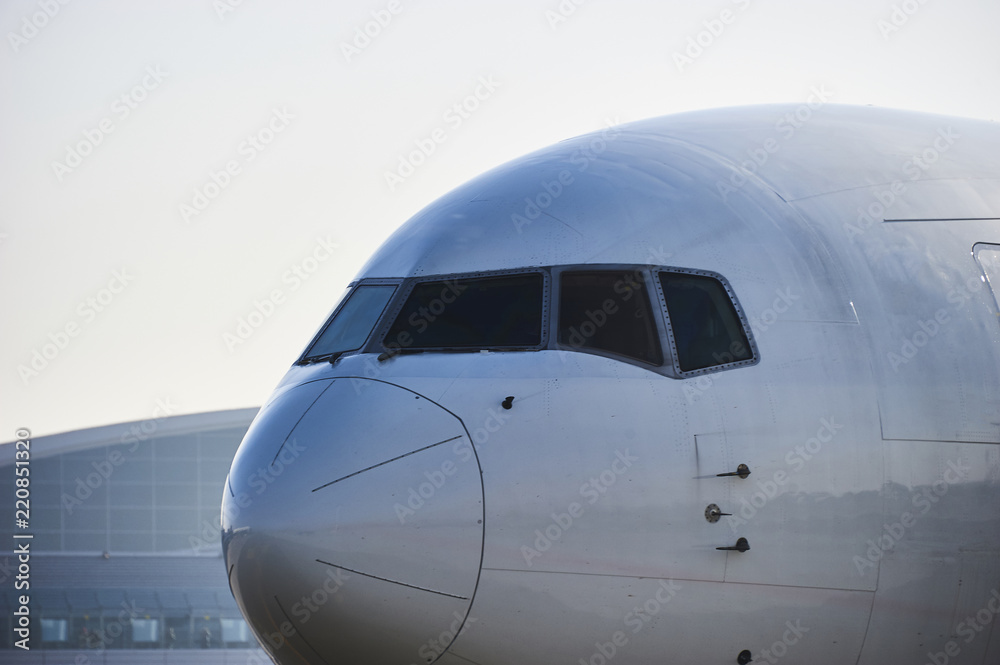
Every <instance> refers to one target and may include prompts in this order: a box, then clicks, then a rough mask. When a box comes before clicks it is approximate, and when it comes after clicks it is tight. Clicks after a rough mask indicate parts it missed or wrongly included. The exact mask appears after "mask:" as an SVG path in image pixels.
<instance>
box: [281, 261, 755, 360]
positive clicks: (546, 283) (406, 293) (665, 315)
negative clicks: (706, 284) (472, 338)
mask: <svg viewBox="0 0 1000 665" xmlns="http://www.w3.org/2000/svg"><path fill="white" fill-rule="evenodd" d="M604 271H607V272H621V273H622V274H623V275H625V274H631V275H633V276H634V277H636V278H638V277H639V276H641V278H642V281H643V285H644V288H645V290H646V296H647V297H648V299H649V305H650V310H651V317H652V321H653V324H654V326H655V328H656V339H657V340H658V343H659V346H660V349H659V351H660V354H661V357H662V362H661V364H659V365H654V364H650V363H649V362H646V361H643V360H641V359H638V358H633V357H628V356H624V355H621V354H619V353H613V352H610V351H605V350H602V349H599V348H591V347H574V346H571V345H568V344H562V343H560V342H559V318H560V311H559V307H560V289H561V283H562V274H563V273H567V272H570V273H571V272H604ZM660 273H680V274H687V275H696V276H701V277H709V278H711V279H713V280H715V281H717V282H718V283H719V284H721V285H722V287H723V288H724V290H725V293H726V296H727V297H728V298H729V301H730V303H731V304H732V306H733V308H734V310H735V312H736V314H737V317H738V319H739V324H740V326H741V327H742V329H743V332H744V334H745V335H746V339H747V343H748V345H749V350H750V353H751V354H752V355H751V357H750V358H748V359H744V360H738V361H733V362H727V363H719V364H717V365H712V366H709V367H703V368H699V369H693V370H688V371H683V370H681V369H680V365H679V362H680V356H679V353H678V349H677V345H676V341H675V339H674V331H673V328H672V326H671V323H670V313H669V309H668V308H667V302H666V298H665V296H664V293H663V288H662V283H661V280H660ZM524 274H537V275H541V277H542V299H541V303H542V305H541V306H542V311H541V313H540V320H541V322H542V325H541V331H540V337H541V339H540V343H539V344H537V345H533V346H493V345H491V346H484V347H482V348H479V347H420V346H406V347H402V346H400V345H399V344H395V343H393V341H392V340H387V339H386V336H387V335H388V333H389V332H390V330H391V329H392V326H393V324H394V323H395V320H396V318H397V317H398V316H399V314H400V312H401V311H402V310H403V307H404V305H405V304H406V301H407V300H408V299H409V297H410V294H411V293H412V292H413V289H414V288H415V287H416V286H417V285H419V284H423V283H427V282H437V281H451V280H465V279H477V278H489V277H505V276H510V275H524ZM362 285H390V286H394V287H396V290H395V292H394V293H393V294H392V296H391V297H390V299H389V301H388V303H387V304H386V306H385V307H384V308H383V310H382V313H381V315H380V316H379V318H378V320H377V323H376V324H375V326H374V327H373V329H372V330H371V332H370V333H369V335H368V337H367V339H366V340H365V342H364V344H362V345H361V346H360V347H359V348H357V349H353V350H350V351H345V352H343V353H341V354H336V355H337V357H340V356H350V355H358V354H377V355H379V359H380V360H386V359H388V358H391V357H394V356H397V355H402V354H407V353H476V352H479V351H489V352H518V351H525V352H529V351H544V350H551V351H561V352H575V353H582V354H585V355H594V356H599V357H603V358H607V359H609V360H614V361H616V362H620V363H625V364H628V365H633V366H635V367H637V368H641V369H644V370H646V371H650V372H654V373H656V374H661V375H663V376H668V377H670V378H674V379H686V378H690V377H695V376H700V375H704V374H711V373H716V372H724V371H727V370H731V369H736V368H739V367H748V366H752V365H756V364H758V363H759V362H760V351H759V349H758V347H757V342H756V340H755V339H754V334H753V329H752V328H751V326H750V323H749V320H748V319H747V316H746V314H745V312H744V310H743V307H742V305H741V304H740V301H739V299H738V298H737V297H736V293H735V291H734V290H733V288H732V286H731V284H730V283H729V280H727V279H726V278H725V277H724V276H723V275H721V274H719V273H717V272H714V271H711V270H700V269H694V268H684V267H679V266H664V265H655V264H630V263H581V264H568V265H558V266H529V267H522V268H511V269H503V270H484V271H474V272H463V273H446V274H428V275H419V276H415V277H407V278H364V279H360V280H356V281H353V282H351V283H350V284H349V285H348V288H347V290H346V291H345V293H344V297H343V299H342V300H341V301H340V302H338V303H337V305H336V306H335V308H334V311H333V312H331V313H330V315H329V316H328V317H326V319H324V322H323V325H322V326H321V327H320V328H319V330H318V331H317V332H316V334H315V335H313V337H312V338H311V339H310V341H309V343H308V344H307V345H306V346H305V348H304V349H303V350H302V352H301V353H300V354H299V357H298V360H297V361H296V363H295V364H296V365H309V364H313V363H315V362H317V361H316V360H306V354H307V353H308V351H309V349H311V348H312V347H313V345H314V344H315V343H316V342H317V340H318V339H319V338H320V337H321V336H322V334H323V333H324V331H325V330H326V328H327V327H328V326H329V325H330V323H331V322H332V321H333V319H334V318H336V316H337V315H338V314H339V313H340V310H341V309H342V308H343V307H344V305H345V304H346V303H347V301H348V300H350V296H351V295H352V294H353V293H354V290H355V289H356V288H357V287H358V286H362Z"/></svg>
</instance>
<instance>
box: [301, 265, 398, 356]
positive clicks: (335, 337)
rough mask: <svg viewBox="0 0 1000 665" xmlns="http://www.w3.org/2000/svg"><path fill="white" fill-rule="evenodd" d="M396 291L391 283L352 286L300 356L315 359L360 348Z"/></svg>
mask: <svg viewBox="0 0 1000 665" xmlns="http://www.w3.org/2000/svg"><path fill="white" fill-rule="evenodd" d="M395 291H396V287H395V285H392V284H362V285H360V286H356V287H354V291H352V292H351V294H350V295H349V296H348V297H347V300H345V301H344V304H343V305H341V306H340V308H339V309H338V310H337V312H336V314H335V315H334V316H333V317H332V318H331V319H330V322H329V323H328V324H327V325H326V328H324V329H323V331H322V332H321V333H320V334H319V336H318V337H317V338H316V341H315V342H313V343H312V346H310V347H309V350H308V351H306V354H305V356H304V357H303V358H302V360H303V361H304V362H314V361H317V360H323V359H326V358H330V357H332V356H335V355H337V354H339V353H344V352H345V351H354V350H355V349H359V348H361V346H362V345H363V344H364V343H365V340H367V339H368V335H369V334H371V331H372V328H374V327H375V323H376V322H378V320H379V317H381V316H382V311H383V310H384V309H385V306H386V305H387V304H388V303H389V299H390V298H391V297H392V294H393V293H394V292H395Z"/></svg>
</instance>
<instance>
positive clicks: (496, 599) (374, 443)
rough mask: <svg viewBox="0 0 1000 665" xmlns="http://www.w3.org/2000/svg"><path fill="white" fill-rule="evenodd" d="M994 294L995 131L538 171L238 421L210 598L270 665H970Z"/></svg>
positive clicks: (721, 112)
mask: <svg viewBox="0 0 1000 665" xmlns="http://www.w3.org/2000/svg"><path fill="white" fill-rule="evenodd" d="M998 295H1000V128H998V127H997V125H996V124H994V123H991V122H986V121H980V120H972V119H965V118H956V117H946V116H941V115H933V114H925V113H917V112H908V111H899V110H889V109H881V108H873V107H861V106H849V105H835V104H826V103H822V102H821V101H817V100H810V101H809V102H808V103H804V104H800V105H796V104H778V105H761V106H749V107H737V108H726V109H715V110H705V111H695V112H687V113H681V114H676V115H670V116H665V117H661V118H655V119H649V120H641V121H636V122H632V123H628V124H620V125H609V126H607V127H604V128H603V129H602V130H600V131H596V132H593V133H590V134H587V135H584V136H580V137H577V138H573V139H569V140H565V141H562V142H560V143H557V144H555V145H553V146H551V147H548V148H545V149H542V150H539V151H537V152H534V153H531V154H529V155H526V156H524V157H522V158H519V159H516V160H514V161H512V162H510V163H507V164H505V165H502V166H499V167H497V168H495V169H493V170H491V171H489V172H487V173H485V174H483V175H481V176H479V177H476V178H475V179H473V180H471V181H470V182H468V183H467V184H464V185H462V186H460V187H458V188H457V189H455V190H454V191H452V192H450V193H448V194H446V195H445V196H443V197H442V198H440V199H438V200H437V201H436V202H434V203H432V204H430V205H429V206H428V207H427V208H425V209H424V210H422V211H420V212H419V213H417V214H416V215H415V216H414V217H413V218H411V219H410V220H409V221H408V222H406V223H405V224H404V225H403V226H401V227H400V228H399V229H398V230H397V231H396V232H395V233H394V234H393V235H392V236H391V237H390V238H389V239H388V240H387V241H386V242H385V243H384V244H383V245H382V247H381V248H380V249H379V250H378V251H377V252H376V253H375V254H374V255H373V256H372V257H371V258H370V260H369V261H368V262H367V264H366V265H365V266H364V267H363V268H362V269H361V271H360V273H359V274H358V275H357V277H356V278H355V279H354V280H353V281H352V282H351V283H350V286H349V287H348V290H347V292H346V294H345V296H344V297H343V298H342V299H341V301H340V302H339V304H338V305H337V306H336V307H335V308H334V311H333V312H332V314H331V316H330V317H329V318H328V319H327V321H326V322H325V323H324V324H323V325H322V326H321V327H320V329H319V331H318V332H317V334H316V335H315V336H314V337H313V338H312V340H311V341H310V342H309V343H308V345H307V346H306V348H305V350H304V351H303V352H302V354H301V355H300V356H299V357H298V359H297V360H296V361H295V363H294V365H292V367H291V368H290V369H289V370H288V372H287V374H286V375H285V377H284V378H283V379H282V380H281V382H280V384H279V385H278V387H277V388H276V390H275V391H274V393H273V395H272V396H271V397H270V398H269V400H268V401H267V402H266V403H265V404H264V406H263V407H262V408H261V410H260V412H259V414H258V415H257V417H256V419H255V420H254V422H253V424H252V425H251V427H250V429H249V430H248V432H247V433H246V437H245V438H244V440H243V442H242V444H241V446H240V448H239V450H238V452H237V454H236V456H235V458H234V460H233V463H232V468H231V471H230V474H229V477H228V480H227V483H226V489H225V492H224V498H223V504H222V526H223V534H222V540H223V551H224V555H225V556H224V558H225V562H226V567H227V571H228V574H229V580H230V586H231V589H232V592H233V594H234V597H235V598H236V601H237V604H238V605H239V607H240V609H241V611H242V613H243V615H244V616H245V618H246V620H247V622H248V624H249V626H250V627H251V629H252V631H253V633H254V634H255V636H256V638H257V640H258V641H259V643H260V644H261V646H262V647H263V648H264V649H265V650H266V652H267V654H268V655H269V657H270V658H271V659H272V660H273V661H274V662H275V663H278V664H280V665H292V664H296V665H298V664H303V663H305V664H309V665H314V664H319V663H326V664H331V665H332V664H337V663H352V664H357V663H373V664H377V665H429V664H431V663H438V664H441V665H470V664H472V665H495V664H508V663H516V664H518V665H530V664H539V665H542V664H544V665H550V664H552V663H567V664H573V665H576V664H580V665H606V664H608V663H612V662H613V663H614V664H615V665H636V664H644V665H645V664H649V663H681V664H687V663H698V664H707V663H719V664H723V663H738V664H740V665H745V663H750V662H752V663H779V662H783V663H789V664H791V663H809V664H810V665H843V664H844V663H860V664H873V665H874V664H878V665H885V664H887V663H888V664H896V663H913V664H916V665H920V664H925V663H926V664H929V665H955V664H959V665H966V664H976V665H997V664H998V663H1000V625H998V624H1000V619H998V617H1000V305H998V300H997V298H998Z"/></svg>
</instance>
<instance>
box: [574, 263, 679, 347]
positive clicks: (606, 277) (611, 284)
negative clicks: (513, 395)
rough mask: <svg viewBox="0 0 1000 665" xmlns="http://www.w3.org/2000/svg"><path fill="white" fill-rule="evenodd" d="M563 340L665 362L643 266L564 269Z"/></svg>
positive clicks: (575, 344)
mask: <svg viewBox="0 0 1000 665" xmlns="http://www.w3.org/2000/svg"><path fill="white" fill-rule="evenodd" d="M558 339H559V344H561V345H563V346H568V347H570V348H573V349H575V350H578V351H603V352H606V353H610V354H614V355H618V356H623V357H625V358H631V359H633V360H639V361H641V362H644V363H649V364H651V365H661V364H662V363H663V352H662V350H661V348H660V339H659V334H658V333H657V330H656V323H655V322H654V320H653V314H652V308H651V307H650V300H649V294H648V293H647V289H646V282H645V278H644V277H643V272H642V271H628V270H586V271H584V270H581V271H572V272H564V273H562V275H561V277H560V287H559V334H558Z"/></svg>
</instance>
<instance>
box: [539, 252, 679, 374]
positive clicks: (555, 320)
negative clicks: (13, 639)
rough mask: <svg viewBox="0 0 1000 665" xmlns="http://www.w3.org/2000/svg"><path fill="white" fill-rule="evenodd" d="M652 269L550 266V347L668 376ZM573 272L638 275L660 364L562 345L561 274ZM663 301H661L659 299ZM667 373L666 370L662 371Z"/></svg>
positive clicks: (614, 265)
mask: <svg viewBox="0 0 1000 665" xmlns="http://www.w3.org/2000/svg"><path fill="white" fill-rule="evenodd" d="M651 268H652V266H648V265H637V264H633V263H581V264H573V265H561V266H553V267H552V268H551V270H552V277H553V288H552V298H553V301H554V302H555V303H556V304H555V306H554V308H553V312H552V316H551V317H550V319H549V335H550V339H551V340H552V348H554V349H556V350H559V351H571V352H574V353H584V354H588V355H594V356H600V357H602V358H608V359H609V360H616V361H618V362H623V363H626V364H629V365H635V366H636V367H641V368H643V369H646V370H649V371H651V372H656V373H657V374H668V375H669V373H670V372H669V370H670V368H671V367H672V365H673V357H672V356H671V352H670V349H669V347H667V346H666V337H665V334H664V331H665V327H666V322H665V321H664V318H663V317H664V308H663V306H662V305H661V304H660V302H659V301H658V300H657V297H656V296H655V295H654V294H656V291H654V290H653V287H654V286H655V285H654V284H653V280H652V270H651ZM576 272H610V273H621V274H622V275H625V274H627V273H631V274H632V276H633V277H638V276H641V277H642V280H643V286H644V287H645V290H646V297H647V298H648V300H649V309H650V315H651V317H652V321H653V324H654V326H655V328H656V339H657V342H658V343H659V349H658V351H659V354H660V358H661V360H660V363H659V364H653V363H649V362H646V361H644V360H641V359H639V358H635V357H631V356H626V355H622V354H620V353H615V352H613V351H607V350H604V349H600V348H595V347H575V346H572V345H569V344H563V343H561V342H560V341H559V319H560V317H561V315H562V312H561V308H560V294H561V289H562V275H563V274H564V273H576ZM660 300H662V298H661V299H660ZM665 370H667V371H665Z"/></svg>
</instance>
